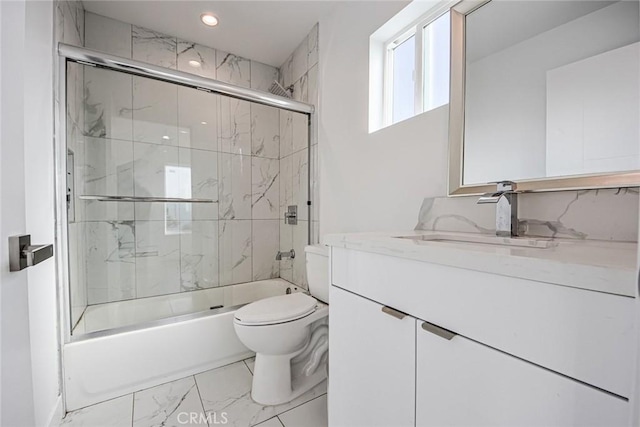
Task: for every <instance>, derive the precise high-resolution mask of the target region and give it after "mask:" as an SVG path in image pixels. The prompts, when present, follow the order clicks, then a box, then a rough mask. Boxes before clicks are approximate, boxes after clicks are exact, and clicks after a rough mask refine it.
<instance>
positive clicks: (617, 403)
mask: <svg viewBox="0 0 640 427" xmlns="http://www.w3.org/2000/svg"><path fill="white" fill-rule="evenodd" d="M434 326H435V325H432V324H429V323H426V322H422V321H420V320H418V321H417V328H416V329H417V331H416V334H417V339H416V342H417V363H416V370H417V375H416V381H417V384H416V392H417V395H416V406H417V407H416V425H417V426H470V425H473V426H483V425H484V426H608V427H611V426H623V425H627V417H628V410H629V404H628V402H627V401H625V400H624V399H622V398H619V397H616V396H614V395H611V394H609V393H606V392H603V391H601V390H599V389H596V388H593V387H591V386H588V385H585V384H583V383H580V382H577V381H575V380H573V379H570V378H567V377H565V376H562V375H559V374H557V373H555V372H552V371H549V370H547V369H544V368H541V367H539V366H537V365H534V364H531V363H529V362H526V361H524V360H522V359H518V358H516V357H513V356H510V355H508V354H506V353H503V352H501V351H498V350H495V349H493V348H491V347H487V346H485V345H483V344H479V343H477V342H475V341H472V340H469V339H467V338H464V337H461V336H459V335H455V334H451V335H447V334H446V332H447V331H443V330H439V329H438V328H437V327H434ZM443 332H444V333H443ZM452 335H453V337H452Z"/></svg>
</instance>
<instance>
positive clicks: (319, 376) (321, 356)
mask: <svg viewBox="0 0 640 427" xmlns="http://www.w3.org/2000/svg"><path fill="white" fill-rule="evenodd" d="M305 255H306V269H307V279H308V282H309V293H310V294H311V295H312V296H309V295H307V294H304V293H302V292H296V293H292V294H287V295H280V296H277V297H271V298H265V299H262V300H259V301H256V302H253V303H251V304H248V305H246V306H244V307H242V308H240V309H239V310H238V311H236V313H235V316H234V320H233V324H234V327H235V330H236V334H237V335H238V338H239V339H240V341H241V342H242V343H243V344H244V345H245V346H247V347H248V348H249V349H250V350H252V351H254V352H255V353H256V363H255V368H254V372H253V385H252V388H251V397H252V398H253V400H254V401H256V402H257V403H260V404H262V405H278V404H281V403H285V402H289V401H291V400H293V399H295V398H296V397H298V396H300V395H301V394H303V393H305V392H306V391H308V390H310V389H312V388H313V387H315V386H316V385H318V384H319V383H321V382H322V381H324V380H325V379H326V378H327V356H328V352H327V350H328V348H329V347H328V345H329V323H328V315H329V306H328V305H327V303H328V301H329V261H328V260H329V248H328V247H326V246H323V245H313V246H307V247H306V248H305Z"/></svg>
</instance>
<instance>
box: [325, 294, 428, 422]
mask: <svg viewBox="0 0 640 427" xmlns="http://www.w3.org/2000/svg"><path fill="white" fill-rule="evenodd" d="M330 292H331V293H330V296H329V331H330V333H329V396H328V397H329V425H330V426H332V427H343V426H344V427H358V426H366V427H374V426H384V427H389V426H394V427H401V426H414V422H415V333H416V332H415V329H416V321H415V319H414V318H412V317H410V316H406V315H404V314H402V313H399V312H394V311H393V310H392V309H389V308H388V307H384V306H382V305H380V304H377V303H375V302H373V301H370V300H368V299H366V298H362V297H360V296H357V295H354V294H352V293H350V292H347V291H344V290H342V289H339V288H336V287H334V286H332V287H331V290H330ZM383 309H384V311H383Z"/></svg>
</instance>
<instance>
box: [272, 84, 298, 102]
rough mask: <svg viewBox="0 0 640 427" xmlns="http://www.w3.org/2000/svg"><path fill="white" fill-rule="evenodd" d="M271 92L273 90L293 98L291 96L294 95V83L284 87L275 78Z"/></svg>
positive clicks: (280, 94)
mask: <svg viewBox="0 0 640 427" xmlns="http://www.w3.org/2000/svg"><path fill="white" fill-rule="evenodd" d="M269 92H271V93H272V94H274V95H278V96H284V97H285V98H289V99H291V97H292V96H293V85H291V86H288V87H287V88H286V89H285V88H284V87H282V85H281V84H280V83H278V82H277V81H275V80H274V81H273V83H271V87H270V88H269Z"/></svg>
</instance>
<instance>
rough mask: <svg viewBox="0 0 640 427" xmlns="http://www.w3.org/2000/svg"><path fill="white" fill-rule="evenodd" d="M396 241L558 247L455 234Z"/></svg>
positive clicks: (524, 239) (532, 241)
mask: <svg viewBox="0 0 640 427" xmlns="http://www.w3.org/2000/svg"><path fill="white" fill-rule="evenodd" d="M395 238H396V239H409V240H413V241H415V242H417V243H422V242H425V243H426V242H433V243H453V244H461V245H491V246H504V247H510V248H527V249H548V248H553V247H556V246H558V242H555V241H553V240H550V239H532V238H527V237H500V236H484V235H481V234H479V235H477V236H475V235H456V234H422V235H414V236H397V237H395Z"/></svg>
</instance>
